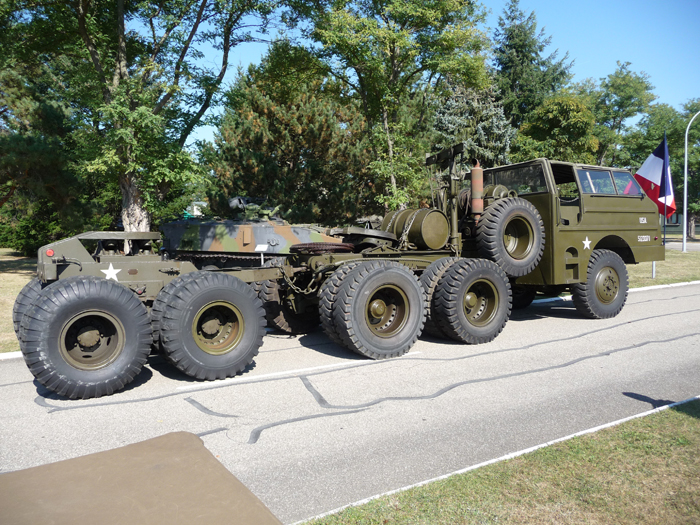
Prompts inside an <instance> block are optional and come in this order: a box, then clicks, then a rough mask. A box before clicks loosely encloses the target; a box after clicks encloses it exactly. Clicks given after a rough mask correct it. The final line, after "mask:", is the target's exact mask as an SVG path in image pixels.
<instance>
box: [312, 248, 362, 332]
mask: <svg viewBox="0 0 700 525" xmlns="http://www.w3.org/2000/svg"><path fill="white" fill-rule="evenodd" d="M358 264H360V263H358V262H354V263H347V264H343V265H342V266H339V267H338V268H336V270H335V271H334V272H333V273H332V274H331V275H330V276H329V277H327V278H326V280H325V281H324V282H323V285H321V289H320V290H319V292H318V314H319V317H320V318H321V328H323V331H324V332H325V333H326V335H327V336H328V337H330V339H331V341H333V342H334V343H335V344H337V345H340V346H345V344H344V343H343V340H342V339H341V338H340V335H339V334H338V330H337V328H336V325H335V317H334V316H333V312H334V308H335V305H336V297H337V296H338V292H339V291H340V287H341V286H342V285H343V282H344V279H345V276H347V275H348V273H350V271H351V270H353V269H354V268H355V267H357V265H358Z"/></svg>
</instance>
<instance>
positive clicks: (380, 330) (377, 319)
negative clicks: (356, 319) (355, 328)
mask: <svg viewBox="0 0 700 525" xmlns="http://www.w3.org/2000/svg"><path fill="white" fill-rule="evenodd" d="M408 313H409V306H408V298H407V297H406V294H405V293H404V292H403V291H402V290H401V289H400V288H399V287H397V286H394V285H384V286H380V287H379V288H377V289H376V290H374V292H372V293H371V294H370V297H369V299H368V301H367V303H366V314H365V319H366V322H367V326H368V327H369V329H370V330H371V331H372V332H373V333H374V335H377V336H379V337H393V336H395V335H396V334H398V333H399V332H400V331H401V329H402V328H403V327H404V326H405V324H406V320H407V318H408Z"/></svg>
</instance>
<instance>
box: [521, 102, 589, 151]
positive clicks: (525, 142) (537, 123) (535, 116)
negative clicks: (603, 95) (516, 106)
mask: <svg viewBox="0 0 700 525" xmlns="http://www.w3.org/2000/svg"><path fill="white" fill-rule="evenodd" d="M594 126H595V117H594V115H593V112H592V111H591V109H590V108H589V106H588V105H587V104H586V100H585V99H584V98H583V97H580V96H577V95H575V94H572V93H565V92H564V93H560V94H557V95H554V96H552V97H550V98H548V99H546V100H545V101H544V102H543V103H542V105H540V106H539V107H538V108H537V109H536V110H535V111H534V112H532V113H531V114H530V116H529V117H528V120H527V121H526V122H525V124H523V126H522V127H521V129H520V132H519V134H518V136H517V138H516V140H515V145H514V148H513V152H512V158H513V160H515V161H516V162H520V161H525V160H528V159H532V158H536V157H548V158H551V159H556V160H561V161H565V162H581V163H588V164H591V163H592V162H593V161H594V159H595V152H596V151H597V149H598V139H597V138H596V137H595V135H594V134H593V129H594Z"/></svg>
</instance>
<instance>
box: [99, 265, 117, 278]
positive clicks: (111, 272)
mask: <svg viewBox="0 0 700 525" xmlns="http://www.w3.org/2000/svg"><path fill="white" fill-rule="evenodd" d="M100 271H101V272H102V273H103V274H105V279H114V280H115V281H117V282H118V281H119V279H117V274H118V273H119V272H121V271H122V270H121V268H120V269H119V270H116V269H115V268H114V266H112V263H109V268H107V269H106V270H100Z"/></svg>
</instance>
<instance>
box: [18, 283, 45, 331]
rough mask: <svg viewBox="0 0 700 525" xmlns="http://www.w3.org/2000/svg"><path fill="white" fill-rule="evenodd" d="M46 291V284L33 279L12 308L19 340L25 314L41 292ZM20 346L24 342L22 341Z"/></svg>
mask: <svg viewBox="0 0 700 525" xmlns="http://www.w3.org/2000/svg"><path fill="white" fill-rule="evenodd" d="M43 289H44V283H42V282H41V281H40V280H39V279H32V280H31V281H29V282H28V283H27V284H25V285H24V287H23V288H22V289H21V290H20V292H19V294H17V298H16V299H15V304H14V306H13V307H12V326H13V328H14V329H15V335H16V336H17V339H19V325H20V323H21V322H22V317H23V316H24V312H26V311H27V310H28V309H29V307H30V306H31V305H32V304H34V301H36V300H37V299H38V298H39V294H40V293H41V290H43ZM20 344H22V342H21V341H20Z"/></svg>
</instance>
